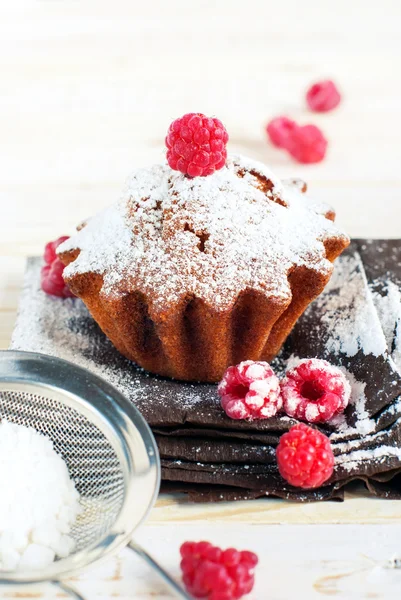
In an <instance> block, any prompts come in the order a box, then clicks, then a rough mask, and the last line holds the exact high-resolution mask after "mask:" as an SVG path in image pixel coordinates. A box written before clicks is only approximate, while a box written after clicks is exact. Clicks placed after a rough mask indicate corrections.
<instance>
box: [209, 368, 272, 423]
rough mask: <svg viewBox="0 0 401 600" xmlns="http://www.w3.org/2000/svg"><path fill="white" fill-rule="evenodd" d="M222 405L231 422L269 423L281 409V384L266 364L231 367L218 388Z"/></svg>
mask: <svg viewBox="0 0 401 600" xmlns="http://www.w3.org/2000/svg"><path fill="white" fill-rule="evenodd" d="M218 393H219V395H220V398H221V405H222V407H223V409H224V410H225V412H226V414H227V415H228V416H229V417H230V418H231V419H247V420H249V421H251V420H254V419H268V418H269V417H273V416H274V415H275V414H276V413H277V412H278V411H279V410H280V409H281V407H282V405H283V401H282V398H281V392H280V381H279V379H278V377H276V375H275V374H274V372H273V369H272V368H271V367H270V365H269V364H268V363H266V362H263V361H260V362H254V361H252V360H246V361H244V362H242V363H240V364H239V365H236V366H234V367H229V368H228V369H227V371H226V372H225V374H224V376H223V379H222V380H221V382H220V384H219V386H218Z"/></svg>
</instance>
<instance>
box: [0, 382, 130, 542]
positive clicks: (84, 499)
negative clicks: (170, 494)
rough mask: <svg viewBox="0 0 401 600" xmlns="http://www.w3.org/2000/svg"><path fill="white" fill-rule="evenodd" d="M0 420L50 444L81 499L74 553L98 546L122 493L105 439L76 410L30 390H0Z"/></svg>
mask: <svg viewBox="0 0 401 600" xmlns="http://www.w3.org/2000/svg"><path fill="white" fill-rule="evenodd" d="M0 418H1V419H3V418H5V419H7V420H8V421H9V422H11V423H15V424H17V425H25V426H28V427H33V428H34V429H36V430H37V431H39V432H40V433H43V434H45V435H47V436H48V437H49V438H50V439H51V440H52V442H53V444H54V448H55V450H56V451H57V452H58V453H59V454H60V455H61V456H62V457H63V459H64V460H65V462H66V464H67V467H68V470H69V473H70V477H71V478H72V479H73V480H74V482H75V486H76V488H77V490H78V491H79V493H80V495H81V506H82V512H81V514H80V515H79V516H78V518H77V521H76V523H75V525H74V526H73V528H72V531H71V534H70V535H71V536H72V537H73V538H74V540H75V544H76V545H75V549H74V552H78V551H80V550H84V549H86V548H88V547H90V546H92V545H93V544H95V543H96V542H98V541H99V539H100V538H102V537H103V536H104V535H105V534H107V532H108V531H109V529H110V527H111V526H112V525H113V523H114V522H115V520H116V518H117V516H118V514H119V512H120V510H121V507H122V505H123V502H124V494H125V483H124V474H123V470H122V467H121V464H120V461H119V459H118V457H117V454H116V453H115V451H114V449H113V447H112V446H111V444H110V442H109V441H108V439H107V438H106V436H105V435H104V434H103V433H102V432H101V431H100V429H99V428H98V427H97V426H96V425H95V424H94V423H92V422H91V421H90V420H89V419H88V418H87V417H86V416H85V415H83V414H82V413H80V412H78V411H77V410H75V409H74V408H72V407H70V406H67V405H65V404H64V403H63V402H60V401H58V400H55V399H53V398H46V397H44V396H42V395H40V396H39V395H36V394H32V393H28V392H22V391H21V392H16V391H0Z"/></svg>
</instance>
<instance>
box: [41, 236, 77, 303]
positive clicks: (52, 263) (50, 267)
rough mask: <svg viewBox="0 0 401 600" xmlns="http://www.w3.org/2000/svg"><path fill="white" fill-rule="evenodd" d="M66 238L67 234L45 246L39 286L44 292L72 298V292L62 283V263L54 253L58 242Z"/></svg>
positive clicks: (58, 244)
mask: <svg viewBox="0 0 401 600" xmlns="http://www.w3.org/2000/svg"><path fill="white" fill-rule="evenodd" d="M65 240H68V236H62V237H60V238H58V239H57V240H54V241H53V242H49V243H48V244H46V246H45V252H44V256H43V258H44V261H45V264H44V266H43V267H42V270H41V273H40V275H41V287H42V290H43V291H44V292H46V294H50V295H51V296H59V297H60V298H73V297H74V294H73V293H72V292H71V290H70V289H69V288H68V286H67V285H66V284H65V283H64V279H63V272H64V265H63V263H62V262H61V260H60V259H59V258H58V256H57V254H56V249H57V248H58V246H60V244H62V243H63V242H65Z"/></svg>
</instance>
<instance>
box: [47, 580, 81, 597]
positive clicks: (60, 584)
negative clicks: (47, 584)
mask: <svg viewBox="0 0 401 600" xmlns="http://www.w3.org/2000/svg"><path fill="white" fill-rule="evenodd" d="M52 584H53V585H54V586H55V587H57V588H59V589H60V590H61V591H63V592H65V593H66V594H68V595H69V596H70V597H71V598H74V600H85V599H84V597H83V596H81V594H78V592H76V591H75V590H73V589H72V588H71V587H70V586H69V585H67V584H66V583H64V582H63V581H52Z"/></svg>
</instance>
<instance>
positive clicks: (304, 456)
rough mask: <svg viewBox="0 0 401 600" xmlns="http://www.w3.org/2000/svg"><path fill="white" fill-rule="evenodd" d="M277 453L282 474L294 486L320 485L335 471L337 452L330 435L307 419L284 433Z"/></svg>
mask: <svg viewBox="0 0 401 600" xmlns="http://www.w3.org/2000/svg"><path fill="white" fill-rule="evenodd" d="M276 456H277V464H278V468H279V471H280V474H281V476H282V477H283V479H285V480H286V481H288V483H289V484H290V485H293V486H294V487H300V488H305V489H308V488H309V489H311V488H316V487H319V486H321V485H323V483H324V482H325V481H327V480H328V479H330V477H331V475H332V473H333V469H334V455H333V451H332V448H331V446H330V440H329V438H328V437H327V436H325V435H324V434H323V433H321V432H320V431H317V430H316V429H312V427H308V425H305V424H304V423H299V424H298V425H294V427H292V428H291V429H290V431H288V432H287V433H285V434H284V435H282V436H281V439H280V443H279V445H278V446H277V450H276Z"/></svg>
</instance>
